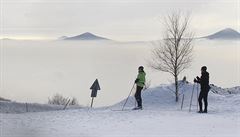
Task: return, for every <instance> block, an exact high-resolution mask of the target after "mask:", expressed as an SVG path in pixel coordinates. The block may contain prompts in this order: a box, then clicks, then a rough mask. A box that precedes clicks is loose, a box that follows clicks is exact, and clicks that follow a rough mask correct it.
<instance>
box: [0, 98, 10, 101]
mask: <svg viewBox="0 0 240 137" xmlns="http://www.w3.org/2000/svg"><path fill="white" fill-rule="evenodd" d="M0 101H8V102H9V101H11V100H9V99H5V98H2V97H0Z"/></svg>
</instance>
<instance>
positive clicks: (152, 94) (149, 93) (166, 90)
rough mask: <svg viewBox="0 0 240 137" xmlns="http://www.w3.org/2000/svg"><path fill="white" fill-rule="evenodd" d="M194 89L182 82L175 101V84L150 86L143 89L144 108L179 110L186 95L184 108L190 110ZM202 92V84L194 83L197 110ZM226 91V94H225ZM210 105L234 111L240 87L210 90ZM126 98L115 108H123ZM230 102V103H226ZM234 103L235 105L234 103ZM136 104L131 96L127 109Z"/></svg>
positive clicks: (194, 102) (212, 109)
mask: <svg viewBox="0 0 240 137" xmlns="http://www.w3.org/2000/svg"><path fill="white" fill-rule="evenodd" d="M192 90H193V84H192V83H186V84H182V83H180V93H179V94H180V99H179V102H178V103H176V102H175V95H174V92H173V91H174V86H173V85H161V86H159V87H156V88H150V89H147V90H145V91H143V95H142V98H143V106H144V109H147V110H149V109H164V110H179V109H180V108H181V102H182V98H183V95H184V100H183V109H185V110H188V109H189V105H190V99H191V95H192ZM216 90H217V91H218V93H215V92H213V91H216ZM225 90H231V92H232V93H239V94H234V95H233V94H229V93H228V92H225ZM199 92H200V85H199V84H195V85H194V92H193V103H192V104H193V106H192V108H193V109H194V110H195V111H196V109H197V103H198V102H197V96H198V94H199ZM223 93H224V94H223ZM208 99H209V107H210V109H209V110H210V111H215V112H216V111H221V112H225V111H226V110H227V111H228V112H229V111H231V112H232V111H234V110H236V109H239V106H238V105H239V104H240V89H239V88H238V87H234V88H229V89H221V90H220V89H216V88H214V90H211V91H210V92H209V97H208ZM125 101H126V100H123V101H122V102H120V103H118V104H115V105H114V106H113V108H114V109H116V108H121V107H122V106H123V104H124V103H125ZM226 102H228V103H226ZM233 104H234V105H233ZM134 105H135V99H134V97H130V98H129V100H128V103H127V105H126V109H128V108H132V107H134Z"/></svg>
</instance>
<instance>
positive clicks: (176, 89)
mask: <svg viewBox="0 0 240 137" xmlns="http://www.w3.org/2000/svg"><path fill="white" fill-rule="evenodd" d="M175 94H176V102H178V99H179V97H178V95H179V94H178V76H175Z"/></svg>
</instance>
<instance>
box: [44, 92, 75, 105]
mask: <svg viewBox="0 0 240 137" xmlns="http://www.w3.org/2000/svg"><path fill="white" fill-rule="evenodd" d="M68 100H69V98H67V97H63V96H62V95H60V94H55V95H54V96H53V97H52V98H48V104H52V105H66V104H67V103H68ZM68 105H78V101H77V99H76V98H75V97H73V99H72V100H70V102H69V103H68Z"/></svg>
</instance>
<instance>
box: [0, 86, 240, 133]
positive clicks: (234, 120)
mask: <svg viewBox="0 0 240 137" xmlns="http://www.w3.org/2000/svg"><path fill="white" fill-rule="evenodd" d="M169 88H172V86H171V85H170V86H160V87H156V88H153V89H148V90H146V91H144V93H143V101H144V109H143V110H136V111H131V110H126V111H113V110H121V107H122V104H123V103H124V101H122V102H120V103H118V104H116V105H113V106H111V107H103V108H96V109H88V108H83V109H75V110H71V109H70V110H65V111H48V112H36V113H33V112H31V113H22V114H4V113H0V129H1V130H0V131H1V133H0V136H1V137H239V136H240V124H239V123H240V118H239V116H240V110H239V103H240V96H239V94H235V95H218V94H214V93H211V92H210V93H209V113H208V114H198V113H196V111H197V109H196V103H197V102H196V93H195V92H194V97H195V98H193V106H192V111H191V112H189V111H188V110H189V101H190V95H191V92H190V91H191V90H192V84H187V85H186V86H184V87H183V88H182V90H180V91H181V94H183V93H184V95H185V101H184V107H183V110H180V104H181V103H180V102H181V101H179V103H175V102H174V98H173V96H172V93H171V92H169V91H168V89H169ZM180 97H181V96H180ZM180 100H181V98H180ZM133 106H134V99H133V97H130V98H129V102H128V104H127V105H126V109H130V108H132V107H133Z"/></svg>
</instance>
